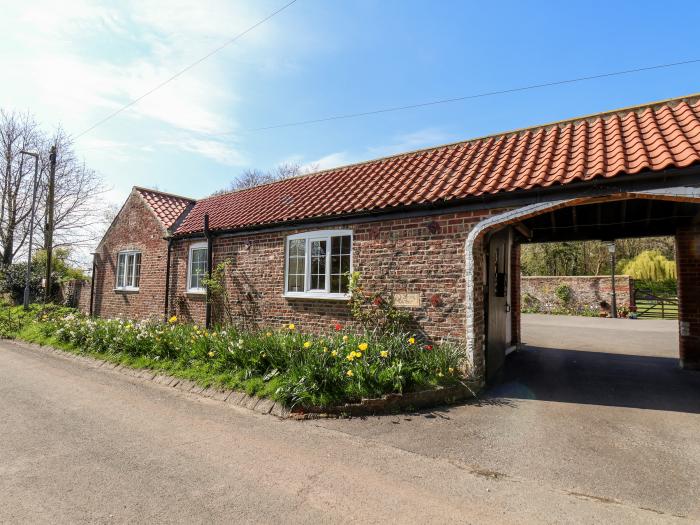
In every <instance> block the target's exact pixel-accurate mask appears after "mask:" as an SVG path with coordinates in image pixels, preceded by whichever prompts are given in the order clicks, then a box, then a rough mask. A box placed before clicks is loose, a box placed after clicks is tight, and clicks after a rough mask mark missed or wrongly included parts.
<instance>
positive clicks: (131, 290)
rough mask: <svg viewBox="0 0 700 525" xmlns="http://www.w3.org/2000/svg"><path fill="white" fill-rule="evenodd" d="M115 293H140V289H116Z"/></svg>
mask: <svg viewBox="0 0 700 525" xmlns="http://www.w3.org/2000/svg"><path fill="white" fill-rule="evenodd" d="M114 293H139V289H138V288H114Z"/></svg>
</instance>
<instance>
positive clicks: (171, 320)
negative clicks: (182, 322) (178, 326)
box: [168, 315, 177, 324]
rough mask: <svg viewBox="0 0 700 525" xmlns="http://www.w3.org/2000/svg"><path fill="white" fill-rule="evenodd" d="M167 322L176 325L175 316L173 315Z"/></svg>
mask: <svg viewBox="0 0 700 525" xmlns="http://www.w3.org/2000/svg"><path fill="white" fill-rule="evenodd" d="M168 322H169V323H170V324H173V323H177V316H176V315H173V316H172V317H171V318H170V319H168Z"/></svg>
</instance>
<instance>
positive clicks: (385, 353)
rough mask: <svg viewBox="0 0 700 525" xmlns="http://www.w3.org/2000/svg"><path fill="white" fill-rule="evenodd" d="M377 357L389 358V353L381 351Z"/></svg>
mask: <svg viewBox="0 0 700 525" xmlns="http://www.w3.org/2000/svg"><path fill="white" fill-rule="evenodd" d="M379 357H389V352H388V351H387V350H382V351H381V352H379Z"/></svg>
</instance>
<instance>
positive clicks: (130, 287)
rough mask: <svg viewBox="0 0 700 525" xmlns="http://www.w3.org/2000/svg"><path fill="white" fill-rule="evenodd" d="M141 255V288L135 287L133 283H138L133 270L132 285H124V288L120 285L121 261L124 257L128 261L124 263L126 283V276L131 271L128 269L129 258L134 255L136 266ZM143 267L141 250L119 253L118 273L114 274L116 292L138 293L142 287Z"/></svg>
mask: <svg viewBox="0 0 700 525" xmlns="http://www.w3.org/2000/svg"><path fill="white" fill-rule="evenodd" d="M137 254H138V255H140V256H141V257H140V259H141V261H140V264H139V286H134V285H133V283H134V282H135V281H136V272H135V271H133V270H132V272H133V273H132V281H131V283H130V284H124V285H123V286H120V285H119V259H121V258H122V257H124V258H125V259H126V260H125V261H124V280H125V281H126V276H127V275H128V274H129V271H128V269H127V266H128V264H129V256H130V255H134V266H136V257H135V256H136V255H137ZM142 265H143V253H142V252H141V250H121V251H120V252H118V253H117V267H116V271H115V272H114V281H115V282H114V289H115V290H116V291H120V292H138V291H139V287H140V285H141V266H142Z"/></svg>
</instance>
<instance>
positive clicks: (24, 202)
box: [0, 110, 41, 266]
mask: <svg viewBox="0 0 700 525" xmlns="http://www.w3.org/2000/svg"><path fill="white" fill-rule="evenodd" d="M40 143H41V134H40V131H39V129H38V125H37V124H36V122H35V121H34V119H33V118H32V117H31V115H29V114H20V113H16V112H6V111H2V110H0V156H1V158H0V188H2V196H1V198H0V266H8V265H10V264H12V261H13V260H14V258H15V256H16V255H17V254H18V253H19V252H20V251H21V250H22V249H23V248H24V247H25V244H26V242H27V237H28V234H29V225H28V222H29V221H28V217H29V214H30V212H31V199H32V183H33V178H34V177H33V175H34V165H33V161H32V159H31V158H30V159H27V157H25V156H24V155H22V154H20V151H22V150H37V149H39V145H40Z"/></svg>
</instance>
